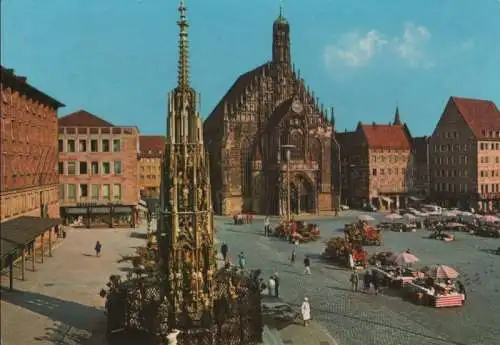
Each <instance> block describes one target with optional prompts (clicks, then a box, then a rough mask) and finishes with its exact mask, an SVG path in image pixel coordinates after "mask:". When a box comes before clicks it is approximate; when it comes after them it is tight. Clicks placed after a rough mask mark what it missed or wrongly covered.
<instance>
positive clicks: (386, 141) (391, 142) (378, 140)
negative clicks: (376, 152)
mask: <svg viewBox="0 0 500 345" xmlns="http://www.w3.org/2000/svg"><path fill="white" fill-rule="evenodd" d="M359 129H360V130H361V131H362V133H363V135H364V137H365V139H366V141H367V143H368V147H369V148H371V149H399V150H410V149H411V143H410V140H409V138H408V136H407V135H406V133H405V130H404V127H403V126H402V125H378V124H371V125H363V124H361V125H360V126H359Z"/></svg>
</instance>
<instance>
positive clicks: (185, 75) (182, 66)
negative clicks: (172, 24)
mask: <svg viewBox="0 0 500 345" xmlns="http://www.w3.org/2000/svg"><path fill="white" fill-rule="evenodd" d="M186 11H187V9H186V6H185V4H184V0H181V2H180V4H179V20H178V21H177V25H178V26H179V63H178V67H177V68H178V77H177V86H178V87H179V88H180V89H188V88H189V39H188V28H189V23H188V21H187V18H186Z"/></svg>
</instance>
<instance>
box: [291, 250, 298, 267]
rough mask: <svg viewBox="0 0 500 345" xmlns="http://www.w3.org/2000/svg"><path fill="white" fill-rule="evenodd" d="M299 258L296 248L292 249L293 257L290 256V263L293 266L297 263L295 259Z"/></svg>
mask: <svg viewBox="0 0 500 345" xmlns="http://www.w3.org/2000/svg"><path fill="white" fill-rule="evenodd" d="M296 256H297V252H296V251H295V246H294V247H293V249H292V255H291V256H290V263H291V264H292V265H293V264H294V263H295V257H296Z"/></svg>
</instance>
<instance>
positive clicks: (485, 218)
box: [479, 214, 500, 223]
mask: <svg viewBox="0 0 500 345" xmlns="http://www.w3.org/2000/svg"><path fill="white" fill-rule="evenodd" d="M479 220H480V221H482V222H486V223H495V222H500V218H498V217H495V216H492V215H491V214H488V215H486V216H481V217H479Z"/></svg>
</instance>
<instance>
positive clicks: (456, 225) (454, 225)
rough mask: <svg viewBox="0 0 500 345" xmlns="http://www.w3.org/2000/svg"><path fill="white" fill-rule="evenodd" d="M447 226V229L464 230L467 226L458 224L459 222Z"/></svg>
mask: <svg viewBox="0 0 500 345" xmlns="http://www.w3.org/2000/svg"><path fill="white" fill-rule="evenodd" d="M445 226H446V227H447V228H463V227H465V225H463V224H461V223H457V222H451V223H447V224H446V225H445Z"/></svg>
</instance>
